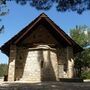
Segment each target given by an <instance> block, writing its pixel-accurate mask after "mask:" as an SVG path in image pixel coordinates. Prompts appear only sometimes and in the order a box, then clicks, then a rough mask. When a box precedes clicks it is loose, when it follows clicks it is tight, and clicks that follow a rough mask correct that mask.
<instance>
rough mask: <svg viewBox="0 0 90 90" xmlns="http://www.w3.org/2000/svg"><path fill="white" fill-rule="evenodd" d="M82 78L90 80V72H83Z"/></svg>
mask: <svg viewBox="0 0 90 90" xmlns="http://www.w3.org/2000/svg"><path fill="white" fill-rule="evenodd" d="M81 77H82V78H83V79H90V71H84V72H82V74H81Z"/></svg>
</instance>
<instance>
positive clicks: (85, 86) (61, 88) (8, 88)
mask: <svg viewBox="0 0 90 90" xmlns="http://www.w3.org/2000/svg"><path fill="white" fill-rule="evenodd" d="M0 90H90V82H87V83H71V82H43V83H33V84H30V83H3V84H0Z"/></svg>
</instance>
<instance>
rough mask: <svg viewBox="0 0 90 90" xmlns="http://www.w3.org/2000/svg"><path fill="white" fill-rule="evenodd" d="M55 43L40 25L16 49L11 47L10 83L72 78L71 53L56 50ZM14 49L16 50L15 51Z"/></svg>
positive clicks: (60, 49)
mask: <svg viewBox="0 0 90 90" xmlns="http://www.w3.org/2000/svg"><path fill="white" fill-rule="evenodd" d="M55 45H58V42H57V40H55V38H54V37H52V35H51V34H50V32H49V30H47V29H46V28H45V27H43V26H41V25H40V26H39V27H38V28H37V30H34V31H33V33H32V34H30V36H29V37H27V38H25V39H24V40H23V41H22V42H21V43H20V44H19V45H18V46H17V47H15V46H11V48H10V60H9V73H8V80H9V81H14V80H16V81H29V82H32V83H33V82H40V81H58V80H59V78H72V77H73V65H74V61H73V50H72V48H71V47H63V46H62V44H61V45H60V44H59V45H58V47H54V48H53V47H52V46H55ZM16 48H17V49H16Z"/></svg>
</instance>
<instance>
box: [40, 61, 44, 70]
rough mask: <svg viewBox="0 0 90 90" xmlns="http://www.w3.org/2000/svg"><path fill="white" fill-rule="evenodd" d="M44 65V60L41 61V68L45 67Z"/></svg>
mask: <svg viewBox="0 0 90 90" xmlns="http://www.w3.org/2000/svg"><path fill="white" fill-rule="evenodd" d="M43 65H44V61H43V60H42V61H41V68H43Z"/></svg>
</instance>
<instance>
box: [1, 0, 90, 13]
mask: <svg viewBox="0 0 90 90" xmlns="http://www.w3.org/2000/svg"><path fill="white" fill-rule="evenodd" d="M7 1H8V0H0V3H1V4H6V3H7ZM9 1H13V0H9ZM15 1H16V3H18V4H21V5H26V4H27V3H29V4H30V6H33V7H35V8H36V9H38V10H49V9H50V8H51V7H52V6H53V5H55V6H56V9H57V11H60V12H65V11H76V12H77V13H79V14H81V13H82V12H83V11H85V10H90V0H15ZM1 4H0V5H1Z"/></svg>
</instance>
